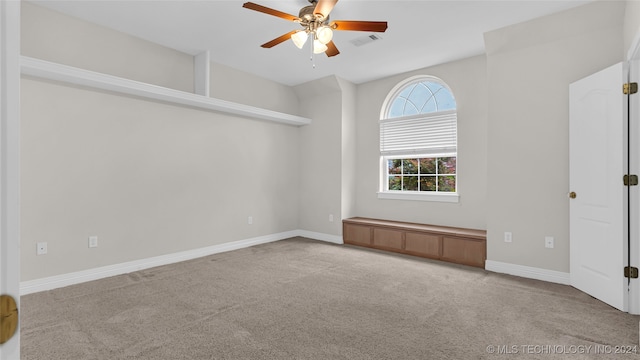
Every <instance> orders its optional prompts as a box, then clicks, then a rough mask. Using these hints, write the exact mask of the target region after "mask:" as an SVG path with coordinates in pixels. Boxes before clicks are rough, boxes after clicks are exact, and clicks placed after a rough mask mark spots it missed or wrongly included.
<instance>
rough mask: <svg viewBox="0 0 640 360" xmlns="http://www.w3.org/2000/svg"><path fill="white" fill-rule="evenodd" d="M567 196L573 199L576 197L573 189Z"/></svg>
mask: <svg viewBox="0 0 640 360" xmlns="http://www.w3.org/2000/svg"><path fill="white" fill-rule="evenodd" d="M569 198H571V199H575V198H576V193H575V191H572V192H570V193H569Z"/></svg>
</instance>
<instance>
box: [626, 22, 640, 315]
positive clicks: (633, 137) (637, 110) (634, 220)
mask: <svg viewBox="0 0 640 360" xmlns="http://www.w3.org/2000/svg"><path fill="white" fill-rule="evenodd" d="M626 60H627V63H628V66H627V69H628V73H627V74H625V75H627V76H628V79H627V80H628V81H632V82H640V32H638V33H636V36H635V38H634V41H633V42H632V43H631V46H630V48H629V51H628V53H627V59H626ZM628 104H629V113H628V118H629V127H628V129H627V131H628V132H629V144H628V146H629V173H630V174H640V156H638V154H640V125H639V124H638V123H639V122H640V93H636V94H634V95H631V96H630V97H629V102H628ZM634 154H635V156H634ZM628 189H629V216H628V218H627V221H628V222H629V224H628V231H629V234H630V236H629V257H630V266H634V267H640V188H639V187H638V186H630V187H629V188H628ZM628 310H629V313H631V314H636V315H637V314H640V280H639V279H632V280H631V281H630V283H629V307H628Z"/></svg>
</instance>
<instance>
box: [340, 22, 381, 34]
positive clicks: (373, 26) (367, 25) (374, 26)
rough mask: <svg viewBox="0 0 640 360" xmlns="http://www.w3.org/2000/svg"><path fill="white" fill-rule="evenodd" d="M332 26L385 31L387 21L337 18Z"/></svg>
mask: <svg viewBox="0 0 640 360" xmlns="http://www.w3.org/2000/svg"><path fill="white" fill-rule="evenodd" d="M330 26H331V27H332V28H333V29H334V30H347V31H372V32H385V31H386V30H387V22H386V21H356V20H336V21H332V22H331V24H330Z"/></svg>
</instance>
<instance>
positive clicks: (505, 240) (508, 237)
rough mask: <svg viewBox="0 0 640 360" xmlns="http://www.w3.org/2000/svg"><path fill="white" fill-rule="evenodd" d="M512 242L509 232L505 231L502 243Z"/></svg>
mask: <svg viewBox="0 0 640 360" xmlns="http://www.w3.org/2000/svg"><path fill="white" fill-rule="evenodd" d="M512 241H513V236H512V235H511V232H509V231H505V232H504V242H508V243H510V242H512Z"/></svg>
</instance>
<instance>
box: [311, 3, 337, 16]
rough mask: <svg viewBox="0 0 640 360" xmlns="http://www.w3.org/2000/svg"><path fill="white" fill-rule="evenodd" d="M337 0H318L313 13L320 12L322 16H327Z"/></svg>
mask: <svg viewBox="0 0 640 360" xmlns="http://www.w3.org/2000/svg"><path fill="white" fill-rule="evenodd" d="M337 2H338V0H318V4H316V8H315V9H314V10H313V13H314V14H322V16H324V18H325V19H326V18H328V17H329V13H330V12H331V10H333V7H334V6H336V3H337Z"/></svg>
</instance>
